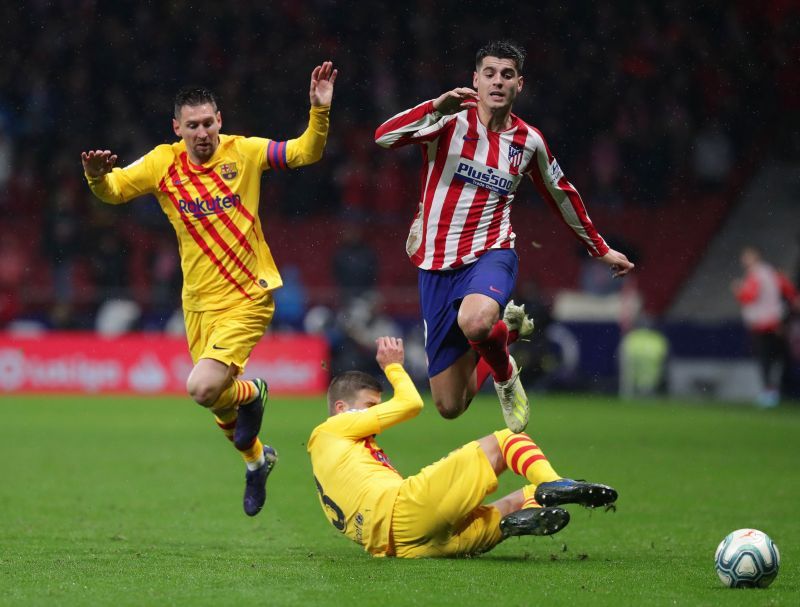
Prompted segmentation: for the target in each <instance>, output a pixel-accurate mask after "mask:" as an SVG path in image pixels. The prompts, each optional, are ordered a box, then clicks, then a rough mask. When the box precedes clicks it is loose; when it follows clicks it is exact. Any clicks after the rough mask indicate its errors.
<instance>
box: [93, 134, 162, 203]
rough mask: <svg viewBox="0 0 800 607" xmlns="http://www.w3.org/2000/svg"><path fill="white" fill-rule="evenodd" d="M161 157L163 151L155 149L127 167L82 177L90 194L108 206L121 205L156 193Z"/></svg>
mask: <svg viewBox="0 0 800 607" xmlns="http://www.w3.org/2000/svg"><path fill="white" fill-rule="evenodd" d="M159 147H161V146H159ZM166 147H169V146H166ZM162 156H163V151H162V150H160V149H159V148H156V149H154V150H152V151H150V152H148V153H147V154H145V155H144V156H142V157H141V158H139V159H138V160H135V161H134V162H132V163H131V164H129V165H128V166H126V167H123V168H121V169H120V168H115V169H113V170H112V171H111V172H110V173H106V174H105V175H103V176H102V177H99V178H92V177H89V176H88V175H84V176H85V177H86V181H87V182H88V183H89V188H90V189H91V190H92V193H93V194H94V195H95V196H97V197H98V198H99V199H100V200H102V201H103V202H106V203H108V204H122V203H123V202H128V201H129V200H132V199H134V198H137V197H138V196H142V195H144V194H151V193H153V192H155V191H156V189H157V187H158V183H157V180H158V167H159V166H160V164H161V162H160V158H161V157H162Z"/></svg>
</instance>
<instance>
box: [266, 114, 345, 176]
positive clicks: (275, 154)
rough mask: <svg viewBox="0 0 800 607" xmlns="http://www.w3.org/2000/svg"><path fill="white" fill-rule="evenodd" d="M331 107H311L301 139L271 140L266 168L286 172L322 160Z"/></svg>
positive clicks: (268, 145) (267, 151) (268, 146)
mask: <svg viewBox="0 0 800 607" xmlns="http://www.w3.org/2000/svg"><path fill="white" fill-rule="evenodd" d="M330 110H331V106H329V105H320V106H311V111H310V112H309V116H308V127H306V130H305V131H304V132H303V134H302V135H300V137H297V138H296V139H289V140H288V141H272V140H269V141H268V144H267V147H266V152H265V156H264V168H269V169H277V170H284V171H285V170H286V169H294V168H297V167H301V166H306V165H309V164H314V163H315V162H317V161H318V160H319V159H320V158H322V152H323V151H324V150H325V143H326V142H327V141H328V129H329V127H330Z"/></svg>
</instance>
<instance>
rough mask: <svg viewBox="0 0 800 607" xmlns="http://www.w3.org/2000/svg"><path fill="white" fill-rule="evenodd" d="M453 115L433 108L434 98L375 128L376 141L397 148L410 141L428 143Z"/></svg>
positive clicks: (386, 146) (381, 144) (384, 145)
mask: <svg viewBox="0 0 800 607" xmlns="http://www.w3.org/2000/svg"><path fill="white" fill-rule="evenodd" d="M450 120H452V117H451V116H444V115H443V114H441V113H440V112H438V111H437V110H435V109H434V108H433V100H431V101H426V102H424V103H420V104H419V105H417V106H415V107H413V108H411V109H410V110H406V111H404V112H400V113H399V114H397V115H396V116H394V117H392V118H389V120H387V121H386V122H384V123H383V124H382V125H380V126H379V127H378V128H377V129H376V130H375V143H377V144H378V145H379V146H381V147H384V148H397V147H401V146H404V145H408V144H410V143H426V142H428V141H432V140H434V139H436V138H437V137H438V136H439V134H440V133H441V132H442V131H443V130H444V128H445V126H446V125H447V123H448V122H449V121H450Z"/></svg>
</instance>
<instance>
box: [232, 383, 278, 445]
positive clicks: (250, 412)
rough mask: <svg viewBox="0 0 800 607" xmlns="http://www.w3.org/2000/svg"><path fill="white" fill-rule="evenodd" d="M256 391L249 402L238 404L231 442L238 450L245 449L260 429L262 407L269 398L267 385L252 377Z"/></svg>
mask: <svg viewBox="0 0 800 607" xmlns="http://www.w3.org/2000/svg"><path fill="white" fill-rule="evenodd" d="M253 384H255V387H256V390H257V393H256V396H255V398H253V400H251V401H250V402H249V403H245V404H242V405H239V409H238V412H237V417H236V428H235V430H234V432H233V444H234V445H236V448H237V449H239V450H242V449H246V448H247V447H248V446H249V445H251V444H252V443H253V440H254V439H255V438H256V437H257V436H258V433H259V431H260V430H261V420H262V418H263V417H264V407H266V405H267V400H268V399H269V387H268V386H267V382H265V381H264V380H263V379H254V380H253Z"/></svg>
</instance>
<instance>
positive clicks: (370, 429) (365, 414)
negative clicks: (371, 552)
mask: <svg viewBox="0 0 800 607" xmlns="http://www.w3.org/2000/svg"><path fill="white" fill-rule="evenodd" d="M386 377H387V378H388V379H389V382H390V383H391V384H392V388H393V389H394V396H393V397H392V398H391V399H390V400H387V401H386V402H383V403H379V404H377V405H374V406H372V407H370V408H369V409H362V410H359V411H349V412H345V413H340V414H338V415H335V416H333V417H330V418H328V420H327V421H326V422H325V423H324V429H325V432H329V433H331V434H335V435H337V436H341V437H343V438H348V439H351V440H358V439H361V438H365V437H367V436H372V435H373V434H380V433H381V432H383V431H384V430H386V429H387V428H390V427H392V426H394V425H396V424H399V423H400V422H403V421H406V420H408V419H411V418H413V417H416V416H417V415H418V414H419V412H420V411H421V410H422V407H423V402H422V397H421V396H420V395H419V392H418V391H417V388H416V387H415V386H414V382H412V381H411V378H410V377H409V376H408V373H406V371H405V369H403V367H402V365H399V364H391V365H387V367H386Z"/></svg>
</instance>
